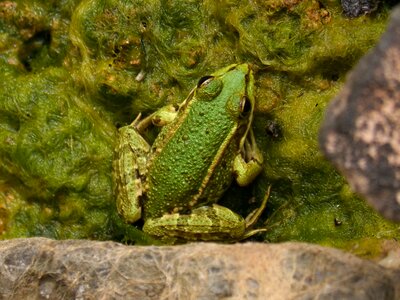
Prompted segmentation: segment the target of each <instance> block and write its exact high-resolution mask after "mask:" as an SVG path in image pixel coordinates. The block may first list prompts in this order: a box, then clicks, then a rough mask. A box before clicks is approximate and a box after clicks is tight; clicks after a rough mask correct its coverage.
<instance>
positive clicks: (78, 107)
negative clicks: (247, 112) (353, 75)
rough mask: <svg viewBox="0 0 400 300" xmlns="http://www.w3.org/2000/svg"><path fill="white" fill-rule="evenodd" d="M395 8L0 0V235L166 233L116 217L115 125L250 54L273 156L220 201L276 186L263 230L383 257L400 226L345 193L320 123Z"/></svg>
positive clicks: (254, 201) (259, 130)
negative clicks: (323, 145)
mask: <svg viewBox="0 0 400 300" xmlns="http://www.w3.org/2000/svg"><path fill="white" fill-rule="evenodd" d="M388 14H389V9H388V8H386V7H381V8H380V10H378V11H376V12H374V13H373V14H371V15H367V16H362V17H359V18H354V19H349V18H346V17H345V16H343V14H342V11H341V7H340V1H328V0H325V1H317V0H310V1H283V0H282V1H279V0H274V1H272V0H271V1H226V2H221V1H211V0H209V1H165V0H159V1H155V0H152V1H148V0H146V1H145V0H143V1H138V0H136V1H116V0H84V1H77V0H75V1H74V0H64V1H44V0H42V1H39V0H36V1H26V0H25V1H24V0H19V1H3V2H0V68H1V70H0V74H1V75H0V76H1V80H0V87H1V93H0V97H1V100H0V115H1V120H0V124H1V126H0V137H1V143H0V160H1V164H0V178H1V179H0V191H1V193H0V195H1V197H0V236H1V238H2V239H8V238H15V237H30V236H45V237H49V238H56V239H67V238H87V239H98V240H106V239H112V240H117V241H122V240H123V241H129V242H131V243H137V244H149V243H157V241H154V240H152V239H151V238H149V237H148V236H146V235H145V234H143V233H142V232H141V231H140V226H132V225H125V224H124V222H123V221H122V220H121V219H120V218H119V217H118V216H117V214H116V210H115V197H114V195H113V191H112V180H111V171H112V170H111V165H112V157H113V148H114V146H115V141H116V133H117V128H118V127H120V126H123V125H126V124H128V123H129V122H131V121H132V120H133V119H134V118H135V116H136V115H137V114H138V113H139V112H142V113H144V114H146V113H149V112H151V111H153V110H154V109H156V108H159V107H161V106H162V105H165V104H167V103H179V102H181V101H182V100H183V99H185V97H186V95H187V94H188V93H189V91H190V90H191V89H192V87H193V86H194V85H195V83H196V82H197V80H198V79H199V78H200V77H202V76H204V75H207V74H209V73H211V72H213V71H215V70H217V69H220V68H221V67H224V66H226V65H229V64H231V63H238V62H247V63H250V64H252V66H253V69H254V70H255V73H256V74H255V78H256V90H255V92H256V101H257V105H256V115H255V121H254V129H255V133H256V139H257V142H258V144H259V145H260V147H261V149H262V151H263V153H264V157H265V170H264V172H263V173H262V175H261V176H260V177H259V178H258V179H257V180H256V182H255V183H254V184H253V185H252V186H251V187H249V188H246V189H243V188H239V187H237V186H235V185H233V186H232V187H231V188H230V189H229V190H228V192H227V193H226V194H225V196H224V197H223V199H221V203H222V205H225V206H229V207H230V208H232V209H234V210H235V211H237V212H239V213H241V214H242V215H246V214H247V213H249V212H250V211H252V210H253V209H254V208H256V207H257V206H258V204H259V202H260V201H261V199H262V197H263V194H264V192H265V190H266V188H267V187H268V186H269V185H272V193H271V197H270V199H269V202H268V204H267V209H266V212H265V213H264V214H263V216H262V220H261V221H260V224H259V227H262V226H266V227H267V228H268V231H267V232H265V233H263V234H260V235H259V236H258V237H257V239H258V240H265V241H267V242H282V241H289V240H295V241H305V242H313V243H318V244H322V245H329V246H335V247H339V248H345V249H347V250H350V251H353V252H355V253H357V254H359V255H364V256H373V255H375V254H378V253H379V251H380V245H381V244H382V242H383V241H384V240H387V239H395V238H398V237H399V227H398V225H395V224H393V223H390V222H388V221H386V220H384V219H383V218H381V217H380V216H378V215H377V213H375V212H374V211H373V210H372V209H371V208H370V207H369V206H367V205H366V204H365V202H364V200H362V199H360V198H359V197H357V196H356V195H355V194H353V193H352V192H351V190H350V189H349V186H348V184H347V183H346V181H345V180H344V179H343V178H342V177H341V176H340V175H339V174H338V173H337V172H336V171H335V170H334V169H333V167H332V166H331V165H330V163H329V162H327V161H326V160H325V159H324V158H323V157H322V155H321V153H320V151H319V149H318V144H317V133H318V129H319V126H320V122H321V119H322V117H323V114H324V110H325V107H326V105H327V103H328V102H329V100H330V99H331V98H332V97H333V96H334V95H335V94H336V93H337V92H338V90H339V89H340V87H341V86H342V84H343V82H344V80H345V74H346V73H347V72H348V71H349V70H350V69H351V68H352V67H353V66H354V65H355V64H356V63H357V61H358V60H359V59H360V57H361V56H362V55H363V54H364V53H365V52H366V51H367V50H368V49H370V48H371V47H373V46H374V45H375V44H376V43H377V40H378V39H379V37H380V35H381V34H382V33H383V32H384V30H385V27H386V24H387V20H388Z"/></svg>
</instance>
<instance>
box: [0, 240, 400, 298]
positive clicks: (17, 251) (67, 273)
mask: <svg viewBox="0 0 400 300" xmlns="http://www.w3.org/2000/svg"><path fill="white" fill-rule="evenodd" d="M399 279H400V273H399V271H395V270H392V269H388V268H384V267H382V266H379V265H378V264H375V263H373V262H370V261H364V260H362V259H359V258H357V257H355V256H352V255H350V254H347V253H344V252H341V251H339V250H335V249H330V248H324V247H321V246H316V245H309V244H302V243H283V244H255V243H248V244H236V245H217V244H211V243H207V244H204V243H195V244H188V245H183V246H175V247H134V246H124V245H121V244H117V243H114V242H95V241H83V240H66V241H53V240H49V239H45V238H31V239H15V240H7V241H1V242H0V299H11V298H12V299H222V298H230V299H396V298H397V299H399V297H400V289H399V286H398V285H397V282H398V281H399Z"/></svg>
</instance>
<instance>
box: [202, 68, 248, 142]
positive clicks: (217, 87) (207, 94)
mask: <svg viewBox="0 0 400 300" xmlns="http://www.w3.org/2000/svg"><path fill="white" fill-rule="evenodd" d="M195 90H196V95H197V97H198V98H199V99H202V100H205V101H213V102H214V101H215V102H216V103H219V104H218V106H222V107H224V108H223V111H224V113H225V114H226V116H228V117H229V118H230V119H231V120H233V121H234V123H235V124H236V125H237V128H238V129H240V132H241V135H242V137H243V138H242V139H241V141H240V148H242V147H243V144H244V141H245V139H246V136H247V133H248V131H249V129H250V127H251V123H252V121H253V112H254V106H255V99H254V94H253V90H254V76H253V71H252V70H251V67H250V65H249V64H234V65H230V66H228V67H225V68H223V69H220V70H218V71H216V72H215V73H213V74H211V75H210V76H206V77H203V78H201V79H200V80H199V82H198V84H197V87H196V88H195Z"/></svg>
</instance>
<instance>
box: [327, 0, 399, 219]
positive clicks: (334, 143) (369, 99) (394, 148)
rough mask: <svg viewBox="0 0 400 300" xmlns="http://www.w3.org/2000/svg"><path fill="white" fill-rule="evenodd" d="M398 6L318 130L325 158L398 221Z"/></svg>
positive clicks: (380, 208)
mask: <svg viewBox="0 0 400 300" xmlns="http://www.w3.org/2000/svg"><path fill="white" fill-rule="evenodd" d="M399 74H400V7H398V8H396V9H395V10H394V11H393V13H392V17H391V21H390V24H389V27H388V29H387V31H386V33H385V34H384V35H383V36H382V38H381V40H380V42H379V44H378V45H377V46H376V47H375V48H374V49H373V50H372V52H370V53H369V54H368V55H366V56H365V57H363V58H362V59H361V61H360V62H359V64H358V65H357V66H356V67H355V68H354V70H353V71H352V72H351V74H350V75H349V76H348V79H347V82H346V84H345V86H344V88H343V89H342V91H341V92H340V94H339V95H338V96H337V97H336V98H335V99H334V100H333V101H332V103H330V105H329V108H328V110H327V113H326V118H325V121H324V124H323V126H322V128H321V132H320V145H321V148H322V149H323V151H324V152H325V154H326V156H327V157H328V158H329V159H330V160H331V161H332V162H333V163H334V164H335V165H336V167H337V168H338V169H339V170H340V171H341V172H342V173H343V174H344V176H345V177H346V178H347V180H348V181H349V183H350V185H351V186H352V188H353V189H354V190H355V191H356V192H358V193H360V194H361V195H363V196H364V197H365V198H366V199H367V200H368V201H369V202H370V203H371V204H372V205H373V206H374V207H375V208H376V209H377V210H378V211H380V212H381V213H382V214H383V215H384V216H385V217H386V218H389V219H391V220H395V221H400V76H399Z"/></svg>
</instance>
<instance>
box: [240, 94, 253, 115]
mask: <svg viewBox="0 0 400 300" xmlns="http://www.w3.org/2000/svg"><path fill="white" fill-rule="evenodd" d="M239 105H240V116H241V117H242V118H243V117H246V116H247V115H248V114H249V112H250V111H251V101H250V99H249V98H248V97H247V96H243V97H242V98H241V99H240V103H239Z"/></svg>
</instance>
